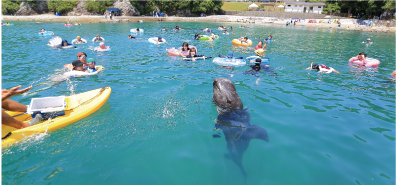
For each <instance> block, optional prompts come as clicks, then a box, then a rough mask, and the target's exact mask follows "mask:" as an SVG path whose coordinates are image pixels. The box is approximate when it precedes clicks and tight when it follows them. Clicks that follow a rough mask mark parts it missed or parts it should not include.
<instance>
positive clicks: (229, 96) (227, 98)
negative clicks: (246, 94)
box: [212, 78, 243, 111]
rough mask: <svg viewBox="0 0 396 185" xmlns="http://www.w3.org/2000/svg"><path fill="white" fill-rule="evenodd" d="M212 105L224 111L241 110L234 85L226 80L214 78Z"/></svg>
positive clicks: (240, 102)
mask: <svg viewBox="0 0 396 185" xmlns="http://www.w3.org/2000/svg"><path fill="white" fill-rule="evenodd" d="M212 101H213V103H214V104H215V105H216V106H217V107H218V108H220V109H221V110H224V111H233V110H240V109H243V104H242V101H241V99H240V98H239V96H238V93H237V91H236V89H235V86H234V84H233V83H232V82H231V81H230V80H229V79H227V78H216V79H215V80H214V81H213V99H212Z"/></svg>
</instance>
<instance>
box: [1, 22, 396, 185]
mask: <svg viewBox="0 0 396 185" xmlns="http://www.w3.org/2000/svg"><path fill="white" fill-rule="evenodd" d="M174 24H175V23H168V22H163V23H156V22H155V23H142V24H137V23H133V24H132V23H131V24H83V25H81V26H73V27H65V26H63V23H42V24H37V23H34V22H14V26H3V27H2V87H3V88H7V89H8V88H10V87H13V86H16V85H19V84H20V85H22V86H23V87H27V86H29V85H33V89H32V90H30V91H29V92H28V93H26V94H25V95H20V96H15V97H13V98H12V99H13V100H16V101H19V102H21V103H24V104H29V102H30V99H31V98H36V97H46V96H58V95H70V94H71V93H79V92H84V91H88V90H93V89H97V88H101V87H103V86H110V87H111V88H112V94H111V96H110V98H109V99H108V101H107V103H106V104H104V106H103V107H102V108H101V109H99V110H98V111H96V112H95V113H93V114H91V115H90V116H88V117H86V118H84V119H82V120H80V121H77V122H75V123H73V124H71V125H69V126H66V127H64V128H62V129H59V130H57V131H54V132H50V133H46V134H42V135H40V136H37V137H33V138H31V139H29V140H28V141H25V142H23V143H20V144H18V145H17V146H13V147H10V148H7V149H3V151H2V154H3V156H2V183H3V184H70V182H73V184H83V183H85V184H216V185H217V184H243V183H244V176H243V175H242V173H241V171H240V170H239V168H238V167H237V166H236V165H235V163H234V162H233V161H231V160H229V159H227V158H225V157H224V154H226V153H227V150H226V142H225V138H224V135H223V134H222V133H221V134H220V135H221V138H213V137H212V135H213V134H216V133H217V132H215V131H214V130H213V128H214V126H215V121H216V119H217V111H216V108H215V106H214V105H213V103H212V101H211V100H212V90H213V89H212V83H213V80H214V79H215V78H220V77H226V78H229V79H230V80H231V81H232V82H233V83H234V84H235V86H236V89H237V91H238V94H239V96H240V98H241V100H242V102H243V104H244V107H245V108H249V112H250V116H251V123H252V124H254V125H258V126H260V127H263V128H265V129H266V130H267V133H268V136H269V142H268V143H267V142H265V141H262V140H252V141H251V142H250V145H249V147H248V149H247V150H246V152H245V153H244V157H243V165H244V167H245V169H246V172H247V182H246V184H252V185H253V184H254V185H255V184H394V183H395V85H394V83H392V82H389V77H390V73H391V72H392V71H393V70H395V42H394V41H395V35H394V34H387V33H369V32H356V31H349V30H335V29H318V28H305V27H294V28H287V27H284V26H273V25H249V26H250V27H251V28H250V29H244V30H243V29H235V34H230V35H228V36H224V35H222V34H221V35H220V39H219V40H218V41H214V42H205V41H194V40H193V35H194V34H195V33H196V32H198V28H205V27H210V28H212V29H214V28H217V27H218V26H220V25H224V26H233V27H234V28H236V27H238V26H239V24H232V23H224V24H220V23H187V22H185V23H184V22H178V23H177V24H178V25H179V26H180V27H181V28H183V29H185V30H184V31H180V32H175V31H167V32H161V31H160V28H162V26H166V27H167V28H168V29H171V28H172V27H173V25H174ZM136 27H140V28H143V29H144V30H145V32H144V34H143V35H141V36H137V37H138V38H142V39H137V40H128V38H127V35H128V34H129V29H131V28H136ZM41 28H45V29H46V30H51V31H54V32H55V34H56V35H59V36H61V37H62V38H64V39H67V40H68V41H69V42H71V40H72V39H74V38H75V37H76V36H77V35H79V36H81V37H82V38H85V39H86V40H91V39H92V38H93V37H94V36H95V35H97V34H100V35H101V36H102V37H104V38H105V39H106V45H109V46H111V51H110V52H105V53H96V52H93V48H94V47H96V46H98V43H91V42H89V43H88V44H86V45H78V46H77V47H78V48H77V49H74V50H53V49H51V48H49V47H48V46H46V44H47V42H48V40H49V38H50V37H40V36H38V35H37V32H38V31H39V30H40V29H41ZM215 33H221V32H219V31H215ZM268 34H271V35H272V36H273V37H274V39H275V42H273V43H270V44H268V47H267V52H266V56H267V57H270V59H271V61H270V64H271V67H272V70H273V71H275V72H276V73H277V74H278V76H277V77H276V78H275V77H273V76H269V75H266V74H265V73H264V74H261V75H260V77H256V76H253V75H244V74H242V72H243V71H246V70H249V67H248V66H244V67H238V68H234V69H233V70H230V69H226V68H222V67H219V66H217V65H215V64H213V63H212V62H211V61H212V59H208V60H205V61H203V60H200V61H197V62H195V63H194V62H185V61H183V60H181V59H180V58H178V57H168V54H167V52H166V51H165V49H166V48H170V47H180V46H181V44H182V43H183V42H184V41H188V42H189V43H190V44H191V45H195V46H196V47H197V48H198V53H199V54H205V55H206V56H217V55H219V54H223V55H224V54H226V53H227V51H229V50H232V51H234V56H243V57H247V56H251V55H254V53H253V52H252V50H249V49H246V48H240V47H235V46H233V45H232V44H231V40H232V39H233V38H237V37H240V36H245V35H247V36H248V37H249V38H251V39H252V40H253V41H254V44H256V43H257V42H258V39H255V38H254V37H257V38H258V37H264V36H268ZM154 36H155V37H156V36H162V37H163V38H165V39H166V40H167V42H169V45H160V46H156V45H153V44H150V43H148V42H147V39H148V38H150V37H154ZM368 37H369V38H371V40H372V41H373V42H374V44H372V45H370V46H366V45H365V44H362V43H361V42H362V41H364V40H366V39H367V38H368ZM253 46H254V45H253ZM80 51H83V52H86V53H87V54H88V58H91V57H93V58H95V59H96V61H97V65H102V66H104V67H105V71H104V72H103V73H101V74H99V75H96V76H90V77H83V78H75V79H72V80H70V81H66V82H62V83H52V82H51V78H53V77H55V76H57V75H59V74H62V73H63V72H64V71H62V67H63V65H64V64H66V63H71V62H72V61H73V60H76V59H77V58H76V54H77V53H78V52H80ZM362 51H363V52H366V53H367V55H368V57H372V58H376V59H378V60H380V61H381V64H380V66H379V67H378V68H364V67H359V66H354V65H350V64H348V59H349V58H351V57H352V56H356V55H357V54H358V53H359V52H362ZM311 62H317V63H323V64H327V65H329V66H331V67H333V68H335V69H336V70H338V71H339V72H340V73H341V75H338V74H335V73H332V74H324V75H322V74H317V73H316V72H313V71H311V72H310V71H307V70H305V69H306V68H307V67H309V66H310V63H311ZM231 76H232V77H231ZM257 79H259V80H258V83H256V80H257Z"/></svg>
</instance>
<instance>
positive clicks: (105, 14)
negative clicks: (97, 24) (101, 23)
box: [104, 11, 107, 19]
mask: <svg viewBox="0 0 396 185" xmlns="http://www.w3.org/2000/svg"><path fill="white" fill-rule="evenodd" d="M104 16H105V18H106V19H107V11H106V12H105V13H104Z"/></svg>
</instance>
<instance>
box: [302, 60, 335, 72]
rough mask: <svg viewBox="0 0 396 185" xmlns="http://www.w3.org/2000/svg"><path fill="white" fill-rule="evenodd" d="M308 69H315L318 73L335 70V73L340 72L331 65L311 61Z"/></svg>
mask: <svg viewBox="0 0 396 185" xmlns="http://www.w3.org/2000/svg"><path fill="white" fill-rule="evenodd" d="M309 69H310V70H316V71H318V72H319V73H331V72H335V73H337V74H340V72H338V71H337V70H335V69H334V68H332V67H328V66H326V65H324V64H320V65H319V64H313V62H312V63H311V67H310V68H309Z"/></svg>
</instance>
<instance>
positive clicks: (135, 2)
mask: <svg viewBox="0 0 396 185" xmlns="http://www.w3.org/2000/svg"><path fill="white" fill-rule="evenodd" d="M129 2H130V3H131V5H132V6H134V7H135V8H136V9H137V10H138V11H139V12H140V14H141V15H143V12H144V9H143V8H142V7H141V6H140V3H139V2H137V1H133V0H129Z"/></svg>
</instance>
